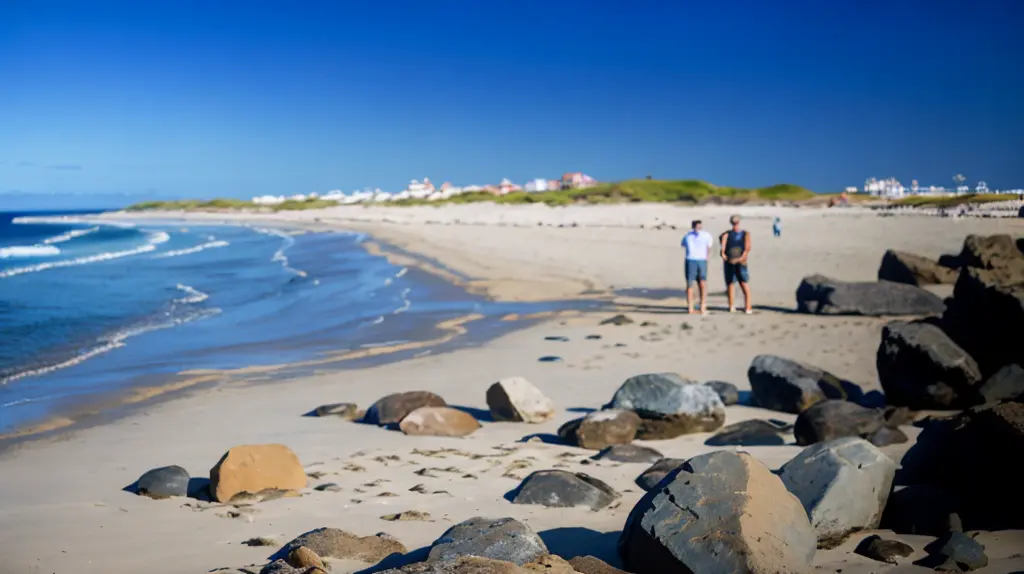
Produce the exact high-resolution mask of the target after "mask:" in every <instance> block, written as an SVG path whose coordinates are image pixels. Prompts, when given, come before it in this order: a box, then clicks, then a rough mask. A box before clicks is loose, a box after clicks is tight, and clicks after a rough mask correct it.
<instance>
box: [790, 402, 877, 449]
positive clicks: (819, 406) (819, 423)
mask: <svg viewBox="0 0 1024 574" xmlns="http://www.w3.org/2000/svg"><path fill="white" fill-rule="evenodd" d="M883 426H885V416H884V413H883V411H881V410H879V409H866V408H864V407H862V406H860V405H857V404H854V403H851V402H849V401H840V400H826V401H821V402H819V403H816V404H814V405H813V406H811V407H810V408H808V409H807V410H805V411H804V412H802V413H800V416H798V417H797V418H796V424H795V425H794V426H793V434H794V436H796V442H797V444H799V445H804V446H806V445H809V444H814V443H816V442H821V441H827V440H832V439H835V438H839V437H847V436H853V437H868V436H871V435H872V434H873V433H874V432H875V431H877V430H878V429H880V428H882V427H883Z"/></svg>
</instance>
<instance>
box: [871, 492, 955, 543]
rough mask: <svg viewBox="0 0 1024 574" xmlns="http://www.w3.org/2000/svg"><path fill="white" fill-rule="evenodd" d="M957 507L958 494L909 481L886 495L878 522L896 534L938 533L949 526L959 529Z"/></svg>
mask: <svg viewBox="0 0 1024 574" xmlns="http://www.w3.org/2000/svg"><path fill="white" fill-rule="evenodd" d="M959 508H960V501H959V498H958V497H957V496H956V495H955V494H953V493H952V492H950V491H949V490H946V489H944V488H941V487H937V486H932V485H925V484H921V485H911V486H907V487H904V488H901V489H899V490H894V491H893V493H892V494H890V495H889V501H888V503H886V505H885V512H883V513H882V521H881V522H880V523H879V526H880V527H881V528H884V529H886V530H892V531H893V532H898V533H900V534H918V535H923V536H942V535H943V534H945V533H947V532H949V531H950V530H951V527H952V526H956V527H957V528H956V529H957V530H961V529H962V526H960V517H959V516H958V515H957V510H958V509H959ZM954 517H955V518H954Z"/></svg>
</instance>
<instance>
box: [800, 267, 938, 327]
mask: <svg viewBox="0 0 1024 574" xmlns="http://www.w3.org/2000/svg"><path fill="white" fill-rule="evenodd" d="M796 304H797V310H798V311H799V312H801V313H812V314H816V315H864V316H869V317H883V316H890V315H896V316H898V315H941V314H942V312H943V311H945V309H946V305H945V303H943V302H942V299H941V298H940V297H939V296H938V295H935V294H934V293H931V292H929V291H925V290H924V289H921V288H920V287H915V286H913V285H907V284H905V283H894V282H892V281H877V282H874V283H867V282H865V283H848V282H844V281H838V280H835V279H831V278H828V277H824V276H822V275H812V276H810V277H804V280H803V281H802V282H801V283H800V286H799V287H798V288H797V290H796Z"/></svg>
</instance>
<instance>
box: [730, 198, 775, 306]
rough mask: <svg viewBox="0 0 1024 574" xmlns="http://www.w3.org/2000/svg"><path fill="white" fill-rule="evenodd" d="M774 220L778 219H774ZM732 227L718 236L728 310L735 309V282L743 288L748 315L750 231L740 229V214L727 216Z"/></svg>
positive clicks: (744, 304) (744, 303)
mask: <svg viewBox="0 0 1024 574" xmlns="http://www.w3.org/2000/svg"><path fill="white" fill-rule="evenodd" d="M776 221H778V220H777V219H776ZM729 223H731V224H732V229H730V230H729V231H726V232H725V233H723V234H722V235H721V237H719V241H721V243H722V261H723V262H724V263H725V288H726V293H728V295H729V312H730V313H734V312H735V311H736V299H735V289H734V287H735V285H734V284H735V283H737V282H739V284H740V289H742V290H743V306H744V308H745V311H746V313H747V314H748V315H749V314H751V313H753V312H754V308H753V307H752V306H751V304H750V286H749V285H748V283H749V282H750V272H749V271H747V256H749V255H750V232H749V231H746V230H744V229H740V216H738V215H734V216H732V217H730V218H729Z"/></svg>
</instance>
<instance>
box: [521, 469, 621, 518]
mask: <svg viewBox="0 0 1024 574" xmlns="http://www.w3.org/2000/svg"><path fill="white" fill-rule="evenodd" d="M617 498H619V493H618V492H616V491H615V489H613V488H612V487H610V486H608V485H607V484H605V483H604V482H602V481H600V480H598V479H596V478H594V477H592V476H590V475H587V474H583V473H581V472H577V473H573V472H566V471H564V470H539V471H537V472H534V473H533V474H531V475H530V476H528V477H526V479H525V480H523V482H522V484H521V485H520V486H519V489H518V491H517V493H516V495H515V497H514V498H513V499H512V504H539V505H542V506H547V507H558V508H564V507H575V506H585V507H587V508H590V509H591V510H600V509H602V508H604V507H605V506H608V505H609V504H611V503H612V502H614V501H615V500H616V499H617Z"/></svg>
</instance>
